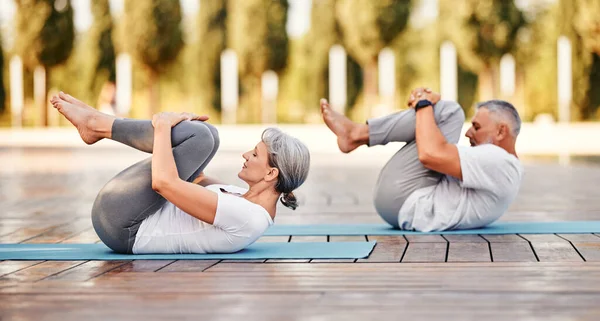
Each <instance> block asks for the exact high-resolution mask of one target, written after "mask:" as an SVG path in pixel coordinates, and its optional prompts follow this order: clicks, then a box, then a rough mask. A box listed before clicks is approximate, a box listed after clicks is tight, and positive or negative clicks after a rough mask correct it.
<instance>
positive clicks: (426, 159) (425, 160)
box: [419, 152, 432, 169]
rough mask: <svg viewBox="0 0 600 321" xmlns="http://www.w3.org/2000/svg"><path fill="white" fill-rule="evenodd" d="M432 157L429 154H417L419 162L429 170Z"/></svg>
mask: <svg viewBox="0 0 600 321" xmlns="http://www.w3.org/2000/svg"><path fill="white" fill-rule="evenodd" d="M431 160H432V156H431V154H430V153H425V152H419V161H420V162H421V164H423V167H425V168H427V169H429V165H430V164H431Z"/></svg>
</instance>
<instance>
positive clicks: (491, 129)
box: [465, 107, 498, 146]
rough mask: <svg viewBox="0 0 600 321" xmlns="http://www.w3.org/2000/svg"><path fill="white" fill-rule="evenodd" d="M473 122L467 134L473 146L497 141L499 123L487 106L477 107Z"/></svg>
mask: <svg viewBox="0 0 600 321" xmlns="http://www.w3.org/2000/svg"><path fill="white" fill-rule="evenodd" d="M471 124H472V126H471V128H469V130H468V131H467V133H466V134H465V136H467V137H468V138H469V142H470V143H471V146H477V145H482V144H495V143H496V142H497V140H496V138H497V134H498V123H497V122H496V121H495V120H494V119H493V118H492V117H491V115H490V112H489V110H488V109H487V108H485V107H482V108H479V109H477V112H476V113H475V116H473V119H472V120H471Z"/></svg>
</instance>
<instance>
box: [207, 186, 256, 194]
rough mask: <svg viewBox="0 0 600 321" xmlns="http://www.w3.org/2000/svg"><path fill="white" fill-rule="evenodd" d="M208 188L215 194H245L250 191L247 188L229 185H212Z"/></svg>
mask: <svg viewBox="0 0 600 321" xmlns="http://www.w3.org/2000/svg"><path fill="white" fill-rule="evenodd" d="M206 188H207V189H209V190H211V191H213V192H215V193H230V194H244V193H246V192H247V191H248V189H246V188H243V187H239V186H235V185H227V184H212V185H208V186H206Z"/></svg>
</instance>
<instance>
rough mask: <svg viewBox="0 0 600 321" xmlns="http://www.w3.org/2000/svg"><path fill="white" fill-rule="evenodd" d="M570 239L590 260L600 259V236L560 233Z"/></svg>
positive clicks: (585, 257)
mask: <svg viewBox="0 0 600 321" xmlns="http://www.w3.org/2000/svg"><path fill="white" fill-rule="evenodd" d="M559 236H560V237H562V238H564V239H567V240H568V241H570V242H571V243H572V244H573V246H574V247H575V248H576V249H577V251H578V252H579V254H581V256H583V258H584V259H585V260H586V261H588V262H598V261H600V237H598V236H597V235H594V234H560V235H559Z"/></svg>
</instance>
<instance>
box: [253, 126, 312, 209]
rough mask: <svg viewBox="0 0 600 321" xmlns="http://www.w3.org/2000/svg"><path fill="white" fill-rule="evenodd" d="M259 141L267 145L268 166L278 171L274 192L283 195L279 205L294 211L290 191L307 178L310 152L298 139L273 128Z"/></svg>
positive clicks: (293, 202)
mask: <svg viewBox="0 0 600 321" xmlns="http://www.w3.org/2000/svg"><path fill="white" fill-rule="evenodd" d="M261 140H262V141H263V143H265V145H267V151H268V153H269V166H271V167H275V168H277V169H278V170H279V176H278V177H277V184H276V185H275V190H277V191H278V192H280V193H283V196H282V197H281V199H280V200H281V203H283V205H285V206H287V207H289V208H291V209H293V210H295V209H296V207H298V200H297V199H296V196H294V193H292V191H294V190H295V189H296V188H298V187H300V185H302V183H304V181H305V180H306V177H308V169H309V167H310V152H309V151H308V148H307V147H306V145H304V143H302V142H301V141H300V140H299V139H297V138H295V137H292V136H290V135H288V134H286V133H284V132H282V131H281V130H279V129H277V128H273V127H271V128H267V129H265V131H263V133H262V137H261Z"/></svg>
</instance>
